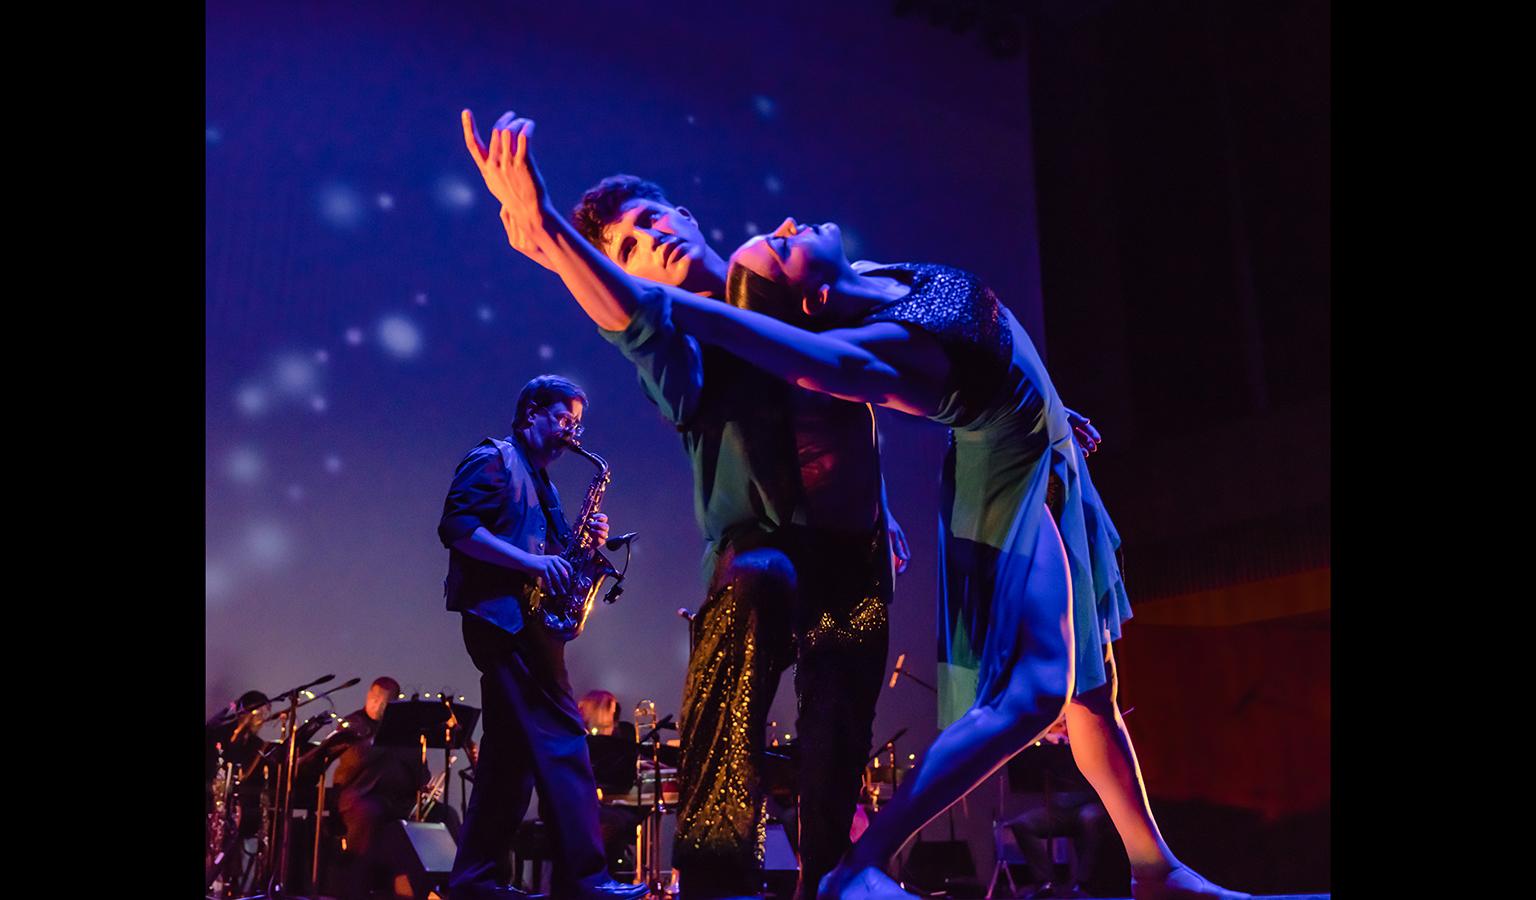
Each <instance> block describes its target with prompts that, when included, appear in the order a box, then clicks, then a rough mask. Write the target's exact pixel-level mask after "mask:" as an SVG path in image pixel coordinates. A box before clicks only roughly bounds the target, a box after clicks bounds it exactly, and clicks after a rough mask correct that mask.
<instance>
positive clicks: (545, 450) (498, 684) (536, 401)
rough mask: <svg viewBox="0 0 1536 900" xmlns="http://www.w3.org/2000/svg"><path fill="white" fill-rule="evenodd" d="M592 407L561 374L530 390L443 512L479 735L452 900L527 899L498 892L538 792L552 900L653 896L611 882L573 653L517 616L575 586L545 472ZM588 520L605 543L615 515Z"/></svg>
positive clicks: (468, 464)
mask: <svg viewBox="0 0 1536 900" xmlns="http://www.w3.org/2000/svg"><path fill="white" fill-rule="evenodd" d="M586 400H587V397H586V393H585V392H583V391H582V389H581V388H580V387H577V386H576V385H575V384H574V383H572V382H570V381H567V380H566V379H564V378H560V377H559V376H555V375H541V376H539V377H538V378H535V379H533V380H532V381H530V382H528V383H527V384H526V385H524V386H523V389H522V391H521V392H520V393H519V394H518V396H517V406H516V415H515V417H514V419H513V432H512V434H510V435H508V436H507V437H506V438H504V439H501V440H498V439H496V438H486V439H485V440H484V441H481V442H480V444H479V445H477V446H476V447H474V448H473V449H471V450H470V451H469V453H468V454H467V455H466V456H465V457H464V459H463V461H462V462H460V463H459V467H458V470H457V471H456V472H455V473H454V477H453V486H452V487H451V488H450V489H449V491H448V497H447V499H446V500H445V501H444V502H443V516H442V520H441V522H440V523H439V524H438V527H437V533H438V537H439V538H440V539H441V540H442V542H443V546H444V547H447V548H449V550H450V553H449V561H448V578H447V580H446V581H445V582H444V584H443V593H444V595H445V596H446V598H447V601H448V609H449V610H451V611H455V612H459V613H462V614H463V629H464V646H465V648H466V649H467V650H468V651H469V655H470V658H471V659H473V660H474V663H475V668H477V669H479V670H480V692H481V704H482V706H483V707H484V720H483V721H484V726H485V733H484V736H483V737H482V738H481V742H480V755H479V760H478V761H477V763H476V766H475V789H474V793H472V794H471V795H470V798H469V808H468V809H467V810H466V811H465V815H464V824H463V827H462V828H461V829H460V840H459V850H458V854H457V856H456V857H455V858H454V861H453V872H452V874H451V875H450V876H449V882H448V890H449V897H450V900H488V898H493V897H494V898H502V897H506V898H510V897H520V896H525V895H524V894H523V892H521V891H518V890H515V889H513V888H510V887H506V886H503V885H499V884H497V882H498V881H500V880H504V879H505V878H506V876H507V875H508V874H509V873H508V872H506V871H505V867H506V863H505V860H506V859H507V855H508V852H509V851H510V849H511V841H512V834H513V832H514V831H515V830H516V828H517V826H518V824H519V823H520V822H521V821H522V819H523V815H524V814H525V813H526V812H527V810H528V801H529V799H530V795H531V791H532V789H533V786H534V784H535V783H537V785H538V788H539V796H540V798H542V799H543V800H545V801H546V804H545V806H546V807H547V809H548V810H549V813H550V821H549V823H548V824H549V826H550V831H551V834H552V836H553V840H554V845H555V852H554V859H555V878H554V889H555V894H556V896H558V897H560V898H562V900H563V898H574V900H599V898H619V900H634V898H638V897H640V896H641V895H643V894H645V892H646V887H645V885H627V884H620V883H618V882H616V881H611V880H609V878H608V874H607V867H606V866H605V865H604V856H603V848H602V841H601V838H600V837H599V834H598V824H597V784H596V782H595V781H593V778H592V762H591V760H590V759H589V758H588V755H587V741H586V730H585V729H584V728H583V727H582V722H581V715H580V713H579V712H578V711H577V709H576V700H575V698H574V697H572V696H571V684H570V679H569V677H568V676H567V675H566V670H565V643H564V642H563V641H561V640H560V639H559V638H557V637H556V636H554V635H553V634H551V633H550V632H549V631H548V630H546V629H545V628H544V627H543V626H542V625H540V624H538V623H536V622H525V621H524V616H523V609H522V600H523V596H524V593H525V591H526V590H527V588H528V587H529V585H530V584H532V583H535V582H542V583H543V584H544V585H547V586H549V587H551V588H553V589H554V590H555V591H556V592H562V591H566V590H569V588H570V582H571V577H572V571H571V566H570V564H569V563H567V562H566V561H565V560H564V559H563V558H562V557H561V556H560V555H559V551H560V548H561V547H563V546H564V545H565V544H566V542H567V541H568V540H569V539H570V536H571V534H570V529H569V527H568V526H567V525H566V523H565V516H564V513H562V512H561V510H560V497H559V494H558V493H556V491H555V487H554V485H553V484H551V483H550V480H549V476H548V475H547V474H546V473H545V469H546V468H547V467H548V466H549V464H550V463H552V462H554V461H555V460H556V459H557V458H559V457H560V455H561V454H562V453H563V452H564V450H565V448H566V446H567V441H568V440H570V439H573V438H575V437H579V436H580V434H581V431H582V424H581V417H582V412H583V410H584V409H585V406H586ZM588 524H589V525H590V527H591V528H592V530H593V533H594V534H595V535H596V536H597V541H598V542H599V543H601V542H602V541H604V540H606V539H607V537H608V519H607V516H605V515H603V514H602V513H596V514H594V515H593V516H592V520H591V521H590V522H589V523H588Z"/></svg>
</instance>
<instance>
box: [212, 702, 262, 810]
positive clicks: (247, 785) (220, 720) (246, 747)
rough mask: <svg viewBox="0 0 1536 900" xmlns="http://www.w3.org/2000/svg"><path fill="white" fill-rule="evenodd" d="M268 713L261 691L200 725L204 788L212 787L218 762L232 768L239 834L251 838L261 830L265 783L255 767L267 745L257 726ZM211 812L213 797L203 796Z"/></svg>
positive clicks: (231, 704)
mask: <svg viewBox="0 0 1536 900" xmlns="http://www.w3.org/2000/svg"><path fill="white" fill-rule="evenodd" d="M271 714H272V705H271V703H269V702H268V700H267V695H266V694H263V693H262V692H261V691H246V692H245V693H243V694H241V695H240V698H239V699H238V700H232V701H230V703H229V705H228V706H226V707H225V708H223V709H221V710H219V711H218V712H216V713H214V714H213V716H212V717H211V718H209V719H208V721H207V722H206V723H205V725H204V736H205V741H204V753H203V756H204V768H205V772H204V775H205V778H204V780H203V783H204V784H205V785H210V786H211V785H212V783H213V779H214V776H215V775H216V774H217V772H216V770H217V767H218V760H219V759H220V758H221V757H222V758H223V760H224V761H225V762H226V763H231V764H233V765H234V771H235V772H236V773H238V775H239V781H240V784H239V786H238V787H237V788H235V789H234V792H235V794H236V795H237V796H238V798H239V799H238V802H239V804H240V834H241V836H242V837H252V836H254V835H255V834H256V832H257V831H258V830H259V829H260V827H261V789H262V787H263V785H264V784H265V780H264V777H263V772H262V769H261V766H260V764H259V762H260V757H261V752H262V750H264V749H265V748H266V747H267V746H268V742H267V741H265V740H262V738H261V735H260V733H259V732H260V731H261V726H262V724H263V723H264V722H266V720H267V717H268V716H270V715H271ZM206 799H207V802H208V809H209V810H210V811H211V810H212V809H213V795H212V793H208V794H207V796H206Z"/></svg>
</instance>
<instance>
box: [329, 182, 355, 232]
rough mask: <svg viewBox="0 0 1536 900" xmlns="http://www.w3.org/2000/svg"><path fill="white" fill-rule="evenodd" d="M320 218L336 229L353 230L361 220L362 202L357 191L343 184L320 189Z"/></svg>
mask: <svg viewBox="0 0 1536 900" xmlns="http://www.w3.org/2000/svg"><path fill="white" fill-rule="evenodd" d="M319 199H320V216H321V218H323V219H325V221H326V222H328V223H329V224H331V225H334V226H335V227H337V228H355V227H356V226H357V225H358V223H360V222H361V221H362V220H363V201H362V198H361V197H359V196H358V194H357V191H354V190H352V189H351V188H349V187H347V186H346V185H343V184H328V185H326V186H324V187H322V188H321V189H320V198H319Z"/></svg>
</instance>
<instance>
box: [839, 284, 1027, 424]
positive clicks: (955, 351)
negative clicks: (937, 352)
mask: <svg viewBox="0 0 1536 900" xmlns="http://www.w3.org/2000/svg"><path fill="white" fill-rule="evenodd" d="M863 274H865V275H876V276H885V277H888V278H895V279H897V280H899V281H903V282H906V283H907V284H909V285H911V287H912V290H911V291H910V292H909V293H908V294H907V295H906V296H905V297H903V298H901V299H900V300H896V301H894V302H892V303H889V304H886V305H885V306H882V307H880V308H879V309H876V310H875V311H874V312H872V313H870V314H869V315H868V316H866V317H865V318H864V321H866V322H902V323H906V324H909V325H914V326H916V327H918V328H920V329H922V330H923V331H925V332H927V333H928V334H930V335H932V336H933V337H934V338H936V339H937V340H938V342H939V345H940V346H941V347H943V349H944V352H945V355H946V356H948V357H949V363H950V385H949V386H950V390H949V391H948V394H947V396H946V398H945V401H944V403H943V404H942V405H941V407H940V409H939V412H938V413H937V414H936V415H934V416H933V417H932V418H933V419H934V420H935V421H938V422H941V423H943V424H945V425H949V426H950V427H952V428H963V427H965V426H966V425H968V424H970V423H972V422H974V421H975V420H976V419H977V418H978V417H980V416H981V415H982V413H983V412H984V411H985V410H987V409H989V408H994V407H997V406H998V405H999V404H1002V403H1005V402H1006V401H1007V400H1008V399H1009V395H1010V393H1011V389H1012V387H1013V386H1014V385H1013V379H1011V378H1010V377H1009V366H1010V364H1011V361H1012V357H1013V333H1012V330H1011V327H1010V325H1009V316H1008V311H1007V309H1005V308H1004V307H1003V305H1002V303H1000V302H999V301H998V299H997V295H996V294H994V293H992V289H991V288H989V287H987V286H986V285H985V284H982V282H981V280H980V279H978V278H977V277H976V276H975V275H972V274H971V273H969V272H966V271H963V270H961V269H954V268H950V267H949V266H940V265H933V264H929V263H899V264H896V265H890V266H883V267H881V268H878V269H869V270H866V271H865V272H864V273H863Z"/></svg>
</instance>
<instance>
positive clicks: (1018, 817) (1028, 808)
mask: <svg viewBox="0 0 1536 900" xmlns="http://www.w3.org/2000/svg"><path fill="white" fill-rule="evenodd" d="M1008 779H1009V783H1010V785H1011V786H1012V787H1013V788H1014V790H1016V791H1017V790H1022V792H1023V794H1022V797H1021V803H1020V807H1019V810H1020V811H1019V812H1017V813H1016V814H1014V815H1013V817H1012V818H1010V819H1009V820H1008V821H1007V822H1006V823H1004V824H1006V825H1009V826H1011V827H1012V829H1013V834H1014V837H1015V839H1017V840H1018V843H1019V849H1021V850H1023V851H1024V856H1025V858H1026V859H1028V860H1029V865H1030V868H1031V869H1033V870H1034V872H1035V877H1036V880H1037V882H1039V884H1040V886H1039V887H1038V888H1037V889H1036V890H1035V892H1034V893H1033V894H1032V895H1031V896H1039V897H1086V896H1092V895H1091V894H1089V893H1087V892H1086V891H1085V890H1084V887H1083V886H1084V885H1085V884H1086V883H1088V882H1089V881H1091V880H1092V879H1093V875H1094V864H1095V862H1096V861H1097V860H1098V858H1099V848H1100V847H1101V846H1102V844H1103V842H1104V839H1105V838H1106V837H1107V836H1108V834H1109V831H1110V829H1111V828H1112V827H1113V826H1112V825H1111V824H1110V821H1109V815H1108V813H1106V812H1105V811H1104V805H1103V804H1102V803H1100V802H1099V797H1098V794H1096V793H1094V791H1093V788H1092V787H1091V786H1089V784H1088V782H1087V781H1086V780H1085V779H1084V778H1083V776H1082V773H1081V772H1079V771H1078V768H1077V765H1076V764H1075V763H1074V762H1073V760H1072V748H1071V746H1070V745H1069V744H1068V742H1067V725H1066V719H1065V717H1063V718H1061V719H1058V720H1057V721H1056V722H1055V724H1053V725H1052V726H1051V727H1050V728H1049V729H1047V730H1046V732H1045V734H1044V735H1042V736H1041V738H1040V741H1039V743H1038V744H1036V745H1034V746H1030V747H1027V748H1025V749H1024V751H1023V752H1021V753H1020V754H1019V755H1018V756H1016V757H1014V758H1013V760H1012V761H1010V762H1009V763H1008ZM1052 838H1055V839H1057V840H1069V841H1071V842H1072V846H1073V848H1074V850H1075V853H1074V854H1073V861H1072V867H1071V872H1070V880H1069V881H1068V882H1067V883H1066V884H1060V883H1057V882H1058V880H1059V879H1058V876H1057V874H1056V872H1055V866H1054V864H1053V863H1052V859H1051V853H1050V845H1049V841H1050V840H1051V839H1052Z"/></svg>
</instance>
